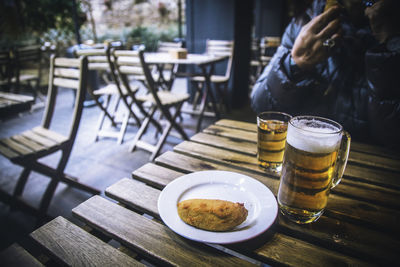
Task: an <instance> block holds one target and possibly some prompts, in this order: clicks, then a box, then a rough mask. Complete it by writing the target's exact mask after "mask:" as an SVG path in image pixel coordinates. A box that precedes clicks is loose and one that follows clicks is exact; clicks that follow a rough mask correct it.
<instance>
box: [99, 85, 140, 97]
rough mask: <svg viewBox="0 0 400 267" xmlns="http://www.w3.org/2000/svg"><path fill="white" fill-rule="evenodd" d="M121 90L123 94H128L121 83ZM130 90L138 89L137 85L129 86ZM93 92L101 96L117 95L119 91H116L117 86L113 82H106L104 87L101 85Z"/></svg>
mask: <svg viewBox="0 0 400 267" xmlns="http://www.w3.org/2000/svg"><path fill="white" fill-rule="evenodd" d="M121 90H122V93H123V94H124V95H127V94H128V92H127V90H126V87H125V86H123V85H121ZM131 90H132V92H136V91H137V90H139V86H131ZM93 94H94V95H97V96H101V95H118V94H119V91H118V88H117V86H116V85H115V84H108V85H106V86H104V87H102V88H100V89H97V90H94V91H93Z"/></svg>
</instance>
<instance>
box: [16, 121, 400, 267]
mask: <svg viewBox="0 0 400 267" xmlns="http://www.w3.org/2000/svg"><path fill="white" fill-rule="evenodd" d="M256 138H257V136H256V126H255V124H252V123H246V122H238V121H231V120H220V121H218V122H216V123H215V124H214V125H211V126H210V127H208V128H207V129H205V130H204V131H203V132H201V133H198V134H196V135H194V136H193V137H192V138H191V139H190V140H189V141H184V142H182V143H180V144H179V145H177V146H175V148H174V150H173V151H168V152H166V153H164V154H162V155H161V156H159V157H158V158H157V159H156V160H155V162H153V163H148V164H146V165H144V166H142V167H140V168H138V169H137V170H132V171H133V172H132V177H129V178H123V179H121V180H120V181H118V182H117V183H115V184H113V185H112V186H110V187H109V188H107V189H106V191H105V195H106V197H101V196H94V197H92V198H90V199H89V200H87V201H85V202H83V203H82V204H80V205H79V206H77V207H76V208H74V209H73V211H72V213H73V215H74V216H75V217H76V218H77V219H79V221H80V222H82V223H84V224H85V225H86V226H87V228H89V229H90V230H91V231H89V232H87V231H85V230H83V228H80V227H78V226H76V225H74V224H73V223H71V222H69V221H67V220H65V219H63V218H61V217H59V218H56V219H55V220H53V221H51V222H49V223H48V224H46V225H44V226H43V227H41V228H39V229H38V230H36V231H35V232H33V233H32V234H31V237H32V239H33V240H35V242H36V244H37V245H38V246H39V247H40V251H41V253H43V254H44V255H45V256H46V257H47V258H49V259H50V260H52V261H54V262H55V263H62V264H66V265H90V264H91V265H104V264H103V263H106V265H107V264H113V265H127V264H129V265H141V264H151V265H155V266H164V265H174V266H247V265H263V264H267V265H273V266H274V265H286V266H341V265H346V266H348V265H350V266H377V265H379V266H386V265H388V266H392V265H396V264H397V261H398V255H400V238H399V237H400V228H399V227H398V225H399V224H400V209H399V208H400V201H399V200H400V157H399V156H398V154H396V152H392V151H390V150H388V149H385V148H379V147H375V146H371V145H365V144H361V143H354V144H352V150H351V156H350V157H351V158H350V159H349V163H348V165H347V168H346V171H345V176H344V178H343V179H342V182H341V183H340V184H339V185H338V186H337V187H336V188H334V189H333V190H332V192H331V194H330V196H329V201H328V205H327V207H326V210H325V212H324V214H323V216H321V218H320V219H319V220H318V221H316V222H314V223H312V224H309V225H298V224H295V223H292V222H290V221H288V220H287V219H286V218H284V217H283V216H281V215H280V214H279V215H278V217H277V219H276V221H275V223H274V224H273V225H272V226H271V227H270V228H269V229H268V230H267V231H266V232H265V233H263V234H261V235H260V236H258V237H256V238H253V239H251V240H248V241H245V242H241V243H236V244H230V245H223V246H222V245H211V244H202V243H198V242H194V241H191V240H188V239H186V238H184V237H181V236H180V235H178V234H176V233H175V232H173V231H172V230H171V229H169V228H168V227H167V226H166V225H165V224H164V223H163V222H162V220H161V217H160V214H159V211H158V208H157V201H158V197H159V195H160V193H161V191H162V190H163V188H164V187H165V186H167V185H168V184H169V183H170V182H171V181H173V180H174V179H176V178H179V177H180V176H182V175H185V174H188V173H192V172H197V171H204V170H224V171H233V172H237V173H241V174H245V175H247V176H250V177H252V178H254V179H256V180H258V181H260V182H261V183H263V184H264V185H266V186H267V187H268V188H269V189H270V190H271V191H272V192H273V193H274V194H275V195H276V193H277V191H278V186H279V177H278V176H276V175H271V174H268V173H266V172H265V171H264V170H263V169H262V168H260V167H259V166H258V162H257V159H256V146H257V144H256ZM353 148H354V149H353ZM96 236H97V237H96ZM101 239H102V240H101ZM112 244H113V247H112V246H111V245H112ZM115 244H117V245H115ZM118 246H120V249H119V250H117V249H116V248H115V247H118ZM14 250H15V249H14ZM26 253H28V252H26ZM26 253H25V251H24V254H26ZM27 258H28V259H30V258H32V257H27Z"/></svg>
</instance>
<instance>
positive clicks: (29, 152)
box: [0, 126, 68, 160]
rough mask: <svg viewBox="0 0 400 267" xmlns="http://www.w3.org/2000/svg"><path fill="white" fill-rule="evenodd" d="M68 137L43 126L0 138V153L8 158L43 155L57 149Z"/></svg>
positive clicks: (16, 158) (15, 158)
mask: <svg viewBox="0 0 400 267" xmlns="http://www.w3.org/2000/svg"><path fill="white" fill-rule="evenodd" d="M67 141H68V138H67V137H65V136H63V135H61V134H59V133H57V132H54V131H51V130H48V129H46V128H43V127H40V126H38V127H35V128H33V129H31V130H28V131H25V132H23V133H20V134H17V135H13V136H11V137H8V138H3V139H0V153H1V154H2V155H4V156H5V157H6V158H8V159H10V160H18V159H24V158H28V157H30V156H34V157H35V158H37V157H43V156H45V155H48V154H50V153H53V152H54V151H56V150H58V149H59V148H60V147H61V146H62V145H64V144H65V143H66V142H67Z"/></svg>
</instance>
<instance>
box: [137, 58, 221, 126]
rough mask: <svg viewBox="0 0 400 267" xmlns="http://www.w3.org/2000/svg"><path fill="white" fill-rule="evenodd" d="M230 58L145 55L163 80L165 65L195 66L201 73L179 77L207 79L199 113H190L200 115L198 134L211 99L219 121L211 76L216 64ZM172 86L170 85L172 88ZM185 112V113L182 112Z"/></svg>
mask: <svg viewBox="0 0 400 267" xmlns="http://www.w3.org/2000/svg"><path fill="white" fill-rule="evenodd" d="M227 58H228V56H227V55H224V56H214V55H209V54H187V57H186V58H182V59H178V58H173V57H171V55H170V54H169V53H145V60H146V63H148V64H155V65H156V66H157V69H158V73H159V74H160V77H161V80H164V79H163V77H162V73H163V66H164V65H165V64H178V65H193V66H196V67H198V68H199V70H200V73H192V72H188V73H184V74H182V73H181V74H180V75H179V76H189V77H190V76H199V75H200V76H203V77H204V79H205V82H204V85H203V88H202V89H203V94H202V98H201V102H200V107H199V111H190V113H191V114H195V115H199V118H198V120H197V126H196V132H199V131H200V129H201V123H202V120H203V117H204V114H205V109H206V106H207V103H208V101H209V99H210V100H211V106H212V108H213V111H214V114H215V117H216V118H217V119H219V111H218V108H217V105H216V98H215V96H214V94H213V91H212V89H211V80H210V79H211V75H212V74H213V73H214V68H215V64H216V63H218V62H221V61H224V60H226V59H227ZM172 75H173V77H172V78H171V79H170V80H172V81H173V79H174V75H175V73H172ZM171 86H172V84H170V85H169V87H171ZM182 112H185V111H182Z"/></svg>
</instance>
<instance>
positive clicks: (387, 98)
mask: <svg viewBox="0 0 400 267" xmlns="http://www.w3.org/2000/svg"><path fill="white" fill-rule="evenodd" d="M365 62H366V76H367V82H368V86H369V90H370V96H369V101H368V119H369V123H370V131H371V135H372V136H373V137H374V139H376V140H378V142H380V143H381V144H383V145H386V146H391V147H393V146H395V147H397V148H400V141H399V136H400V77H399V74H400V72H399V71H398V70H399V65H400V53H398V52H387V51H379V50H378V51H369V52H368V53H367V54H366V57H365Z"/></svg>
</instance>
